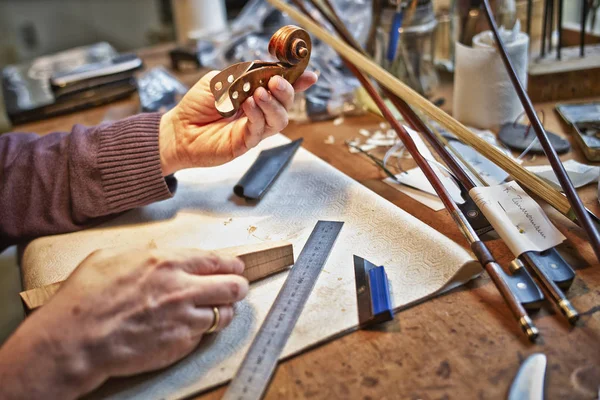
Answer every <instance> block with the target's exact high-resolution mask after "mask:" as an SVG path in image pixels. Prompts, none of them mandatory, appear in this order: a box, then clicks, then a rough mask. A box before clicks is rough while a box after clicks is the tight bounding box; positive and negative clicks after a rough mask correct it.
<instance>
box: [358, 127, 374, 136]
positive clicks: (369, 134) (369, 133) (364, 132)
mask: <svg viewBox="0 0 600 400" xmlns="http://www.w3.org/2000/svg"><path fill="white" fill-rule="evenodd" d="M358 133H360V134H361V135H363V136H366V137H369V136H371V132H369V131H368V130H366V129H359V130H358Z"/></svg>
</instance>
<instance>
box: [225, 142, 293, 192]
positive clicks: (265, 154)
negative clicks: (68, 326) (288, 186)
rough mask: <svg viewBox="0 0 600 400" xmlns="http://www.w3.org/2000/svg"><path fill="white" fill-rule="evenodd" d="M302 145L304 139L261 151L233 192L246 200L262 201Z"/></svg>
mask: <svg viewBox="0 0 600 400" xmlns="http://www.w3.org/2000/svg"><path fill="white" fill-rule="evenodd" d="M301 144H302V138H300V139H297V140H294V141H293V142H291V143H289V144H284V145H283V146H278V147H274V148H272V149H268V150H263V151H261V152H260V154H259V155H258V158H257V159H256V161H254V163H253V164H252V166H251V167H250V169H249V170H248V171H247V172H246V173H245V174H244V176H243V177H242V179H240V181H239V182H238V183H237V185H235V187H234V188H233V192H234V193H235V194H236V195H238V196H240V197H243V198H246V199H250V200H258V199H260V198H261V197H262V196H263V195H264V194H265V193H266V192H267V190H268V189H269V187H271V185H272V184H273V182H275V180H276V179H277V177H278V176H279V174H280V173H281V171H283V169H284V168H285V166H286V165H287V164H288V163H289V162H290V160H291V159H292V157H293V156H294V154H296V151H297V150H298V149H299V148H300V145H301Z"/></svg>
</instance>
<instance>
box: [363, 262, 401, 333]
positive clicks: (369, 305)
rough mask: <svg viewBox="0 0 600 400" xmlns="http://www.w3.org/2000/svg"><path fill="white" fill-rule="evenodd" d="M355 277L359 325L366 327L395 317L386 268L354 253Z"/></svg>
mask: <svg viewBox="0 0 600 400" xmlns="http://www.w3.org/2000/svg"><path fill="white" fill-rule="evenodd" d="M354 279H355V283H356V303H357V305H358V323H359V326H360V327H361V328H364V327H367V326H370V325H374V324H379V323H381V322H385V321H390V320H392V319H394V310H393V309H392V301H391V294H390V285H389V282H388V279H387V275H386V273H385V268H384V267H383V266H379V267H378V266H376V265H374V264H373V263H371V262H369V261H367V260H365V259H364V258H362V257H359V256H357V255H354Z"/></svg>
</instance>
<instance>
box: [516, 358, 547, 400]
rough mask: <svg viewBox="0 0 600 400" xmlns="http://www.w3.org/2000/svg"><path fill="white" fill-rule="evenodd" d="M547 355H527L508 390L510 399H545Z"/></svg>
mask: <svg viewBox="0 0 600 400" xmlns="http://www.w3.org/2000/svg"><path fill="white" fill-rule="evenodd" d="M545 375H546V355H544V354H541V353H535V354H532V355H530V356H529V357H527V359H526V360H525V361H523V364H521V367H520V368H519V372H517V376H515V379H514V380H513V383H512V385H511V386H510V391H509V392H508V400H543V399H544V378H545Z"/></svg>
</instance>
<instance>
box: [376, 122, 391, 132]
mask: <svg viewBox="0 0 600 400" xmlns="http://www.w3.org/2000/svg"><path fill="white" fill-rule="evenodd" d="M379 127H380V128H381V130H383V131H385V130H386V129H388V128H389V127H390V126H389V125H388V124H386V123H385V122H380V123H379Z"/></svg>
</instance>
